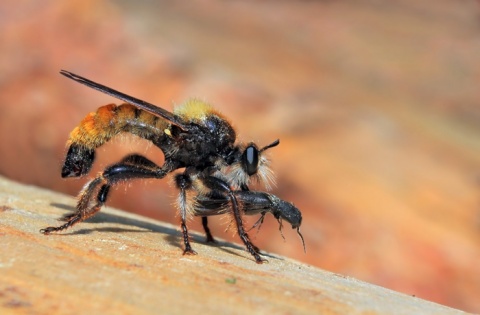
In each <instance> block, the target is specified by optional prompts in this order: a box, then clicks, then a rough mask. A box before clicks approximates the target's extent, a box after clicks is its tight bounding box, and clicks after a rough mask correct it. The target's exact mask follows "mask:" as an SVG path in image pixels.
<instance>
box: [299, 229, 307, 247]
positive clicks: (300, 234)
mask: <svg viewBox="0 0 480 315" xmlns="http://www.w3.org/2000/svg"><path fill="white" fill-rule="evenodd" d="M297 234H298V235H299V236H300V238H301V239H302V244H303V252H304V253H305V254H306V253H307V249H306V248H305V240H304V239H303V235H302V233H300V227H297Z"/></svg>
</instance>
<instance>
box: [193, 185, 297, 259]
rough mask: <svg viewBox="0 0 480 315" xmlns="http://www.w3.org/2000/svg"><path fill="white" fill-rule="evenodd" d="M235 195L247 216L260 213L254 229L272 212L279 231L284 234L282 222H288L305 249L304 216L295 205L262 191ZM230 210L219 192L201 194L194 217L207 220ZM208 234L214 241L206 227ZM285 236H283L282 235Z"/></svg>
mask: <svg viewBox="0 0 480 315" xmlns="http://www.w3.org/2000/svg"><path fill="white" fill-rule="evenodd" d="M233 194H234V195H235V198H236V199H237V201H238V204H239V207H240V209H241V210H242V212H243V213H244V214H246V215H254V214H258V213H260V214H261V216H260V218H259V219H258V221H257V222H256V223H255V224H254V225H253V227H252V228H255V227H256V226H258V228H259V229H260V226H261V225H262V223H263V220H264V218H265V215H266V214H267V212H271V213H272V215H273V216H274V217H275V218H276V219H277V221H278V223H279V225H280V226H279V230H280V233H282V227H283V224H282V220H285V221H287V222H288V223H290V224H291V225H292V229H296V230H297V234H298V235H299V236H300V239H301V240H302V244H303V250H304V251H306V249H305V241H304V239H303V236H302V234H301V233H300V225H301V224H302V214H301V212H300V210H298V209H297V208H296V207H295V206H294V205H293V204H291V203H290V202H287V201H284V200H282V199H280V198H278V197H277V196H275V195H273V194H269V193H266V192H261V191H251V190H237V191H234V192H233ZM229 211H231V210H230V205H229V200H228V198H227V196H225V195H222V194H219V193H218V192H215V191H214V192H211V193H209V194H207V195H205V194H199V195H198V196H197V197H196V198H195V204H194V212H193V213H194V215H195V216H201V217H202V218H206V217H208V216H213V215H219V214H224V213H228V212H229ZM205 232H206V233H207V239H209V238H210V239H211V240H213V237H212V236H211V235H210V234H209V231H208V228H207V227H205ZM282 236H283V234H282Z"/></svg>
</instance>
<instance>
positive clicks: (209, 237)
mask: <svg viewBox="0 0 480 315" xmlns="http://www.w3.org/2000/svg"><path fill="white" fill-rule="evenodd" d="M202 226H203V229H204V230H205V235H206V236H207V243H215V239H214V238H213V235H212V232H210V228H209V227H208V218H207V217H202Z"/></svg>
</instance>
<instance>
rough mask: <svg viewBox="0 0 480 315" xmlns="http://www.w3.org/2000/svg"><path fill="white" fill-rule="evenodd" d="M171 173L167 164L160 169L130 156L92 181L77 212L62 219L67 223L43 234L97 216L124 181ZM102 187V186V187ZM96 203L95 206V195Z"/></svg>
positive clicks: (163, 175)
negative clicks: (119, 184) (118, 185)
mask: <svg viewBox="0 0 480 315" xmlns="http://www.w3.org/2000/svg"><path fill="white" fill-rule="evenodd" d="M170 171H171V165H169V164H168V163H166V164H165V165H164V166H163V167H160V166H158V165H156V164H155V163H153V162H152V161H150V160H148V159H147V158H145V157H143V156H141V155H136V154H134V155H129V156H127V157H125V158H124V159H123V160H122V161H121V162H119V163H117V164H114V165H111V166H109V167H107V168H106V169H105V170H104V171H103V172H102V173H101V174H100V175H98V176H97V177H96V178H94V179H93V180H91V181H90V182H89V183H88V184H87V185H86V186H85V188H84V189H83V190H82V192H81V193H80V195H79V200H78V203H77V207H76V211H75V212H74V213H72V214H68V215H65V216H64V217H62V218H61V220H63V221H67V222H66V223H65V224H63V225H61V226H57V227H54V226H50V227H47V228H45V229H42V230H40V232H41V233H43V234H46V235H47V234H50V233H51V232H58V231H62V230H65V229H67V228H69V227H71V226H73V225H74V224H77V223H79V222H82V221H84V220H86V219H88V218H90V217H92V216H93V215H95V214H96V213H97V212H98V211H100V208H101V207H102V206H103V205H104V204H105V202H106V201H107V197H108V193H109V191H110V187H111V186H112V185H115V184H117V183H119V182H122V181H127V180H132V179H136V178H158V179H160V178H163V177H165V175H166V174H167V173H168V172H170ZM100 185H101V186H100ZM95 192H97V195H96V203H95V205H93V206H90V204H91V203H92V202H93V199H94V197H93V196H94V194H95Z"/></svg>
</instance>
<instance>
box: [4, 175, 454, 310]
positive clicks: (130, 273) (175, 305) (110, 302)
mask: <svg viewBox="0 0 480 315" xmlns="http://www.w3.org/2000/svg"><path fill="white" fill-rule="evenodd" d="M74 204H75V201H74V200H73V199H72V198H70V197H67V196H65V195H61V194H58V193H53V192H51V191H47V190H44V189H40V188H37V187H33V186H24V185H21V184H17V183H15V182H12V181H10V180H7V179H5V178H2V177H0V209H1V211H0V237H1V244H2V250H1V252H0V313H1V314H9V313H15V314H47V313H48V314H52V313H53V314H87V313H88V314H99V313H102V314H159V313H168V314H189V313H196V314H197V313H199V312H202V313H203V314H240V313H241V314H247V313H256V314H460V313H462V312H460V311H457V310H454V309H450V308H446V307H443V306H440V305H438V304H435V303H431V302H427V301H424V300H421V299H418V298H415V297H411V296H408V295H404V294H400V293H397V292H394V291H391V290H387V289H384V288H382V287H379V286H375V285H371V284H368V283H364V282H361V281H358V280H356V279H353V278H349V277H344V276H342V275H339V274H334V273H331V272H327V271H324V270H320V269H317V268H314V267H312V266H308V265H305V264H301V263H299V262H296V261H293V260H290V259H288V258H285V257H281V256H278V255H275V254H270V253H266V254H265V255H266V258H268V260H269V263H268V264H263V265H257V264H256V263H255V262H254V261H253V260H252V258H251V257H250V255H249V254H248V253H247V252H245V251H244V249H243V247H242V246H239V245H236V244H232V243H227V242H223V241H220V242H219V243H218V244H216V245H206V244H204V242H203V236H201V235H197V234H194V235H193V240H194V243H193V245H194V248H195V249H196V250H197V252H198V255H196V256H182V250H181V237H180V233H179V231H178V230H177V227H175V226H172V225H169V224H165V223H163V222H159V221H155V220H152V219H147V218H145V217H141V216H138V215H132V214H129V213H125V212H122V211H119V210H114V209H111V208H106V209H103V210H102V211H101V212H100V213H99V214H98V215H97V216H96V217H94V218H92V219H90V220H88V221H87V222H84V223H81V224H79V225H77V226H75V227H73V228H72V229H70V230H68V231H66V232H64V233H61V234H55V235H48V236H44V235H42V234H40V233H39V230H40V229H41V228H44V227H46V226H48V225H55V224H57V221H56V219H57V218H58V217H60V216H61V215H63V214H65V213H66V212H67V211H71V209H72V207H73V205H74Z"/></svg>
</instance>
